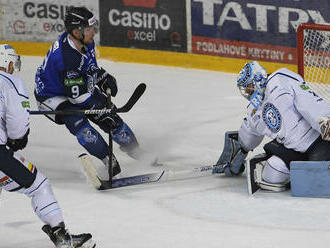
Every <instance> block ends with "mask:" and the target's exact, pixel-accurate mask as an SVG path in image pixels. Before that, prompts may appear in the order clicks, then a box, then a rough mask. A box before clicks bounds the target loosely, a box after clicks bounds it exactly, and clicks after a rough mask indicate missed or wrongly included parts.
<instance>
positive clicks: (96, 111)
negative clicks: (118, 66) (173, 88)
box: [30, 83, 146, 115]
mask: <svg viewBox="0 0 330 248" xmlns="http://www.w3.org/2000/svg"><path fill="white" fill-rule="evenodd" d="M145 90H146V85H145V84H144V83H141V84H139V85H138V86H137V87H136V89H135V90H134V92H133V94H132V96H131V97H130V98H129V99H128V101H127V102H126V103H125V104H124V106H122V107H120V108H112V109H87V110H83V109H81V110H71V111H70V110H67V111H66V110H53V111H52V110H49V111H48V110H46V111H34V110H32V111H30V115H50V114H58V115H72V114H77V113H80V114H85V115H94V114H103V113H126V112H128V111H130V110H131V109H132V107H133V106H134V105H135V103H136V102H137V101H138V100H139V99H140V97H141V96H142V95H143V93H144V91H145Z"/></svg>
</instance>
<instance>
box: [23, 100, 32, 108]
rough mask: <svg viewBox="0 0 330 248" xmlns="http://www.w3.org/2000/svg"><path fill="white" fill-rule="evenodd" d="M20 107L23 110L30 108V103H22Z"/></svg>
mask: <svg viewBox="0 0 330 248" xmlns="http://www.w3.org/2000/svg"><path fill="white" fill-rule="evenodd" d="M21 103H22V107H23V108H30V102H29V101H22V102H21Z"/></svg>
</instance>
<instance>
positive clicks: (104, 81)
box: [96, 68, 118, 97]
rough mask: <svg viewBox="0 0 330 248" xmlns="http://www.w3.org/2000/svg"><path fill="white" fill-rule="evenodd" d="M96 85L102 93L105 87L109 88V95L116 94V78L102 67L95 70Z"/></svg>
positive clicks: (105, 89)
mask: <svg viewBox="0 0 330 248" xmlns="http://www.w3.org/2000/svg"><path fill="white" fill-rule="evenodd" d="M96 75H97V76H96V79H97V82H96V84H97V86H98V87H99V88H100V90H101V91H102V92H104V93H106V92H107V89H110V91H111V96H113V97H114V96H116V95H117V92H118V88H117V81H116V79H115V78H114V77H113V76H111V75H110V74H109V73H107V72H106V71H105V70H104V69H103V68H98V69H97V71H96Z"/></svg>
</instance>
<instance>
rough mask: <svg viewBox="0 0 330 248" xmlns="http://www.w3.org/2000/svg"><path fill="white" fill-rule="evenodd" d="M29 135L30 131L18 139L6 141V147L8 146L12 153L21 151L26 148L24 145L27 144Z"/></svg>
mask: <svg viewBox="0 0 330 248" xmlns="http://www.w3.org/2000/svg"><path fill="white" fill-rule="evenodd" d="M29 133H30V129H28V130H27V131H26V133H25V134H24V136H23V137H22V138H20V139H10V138H8V139H7V144H6V145H7V146H9V147H10V148H11V149H13V151H14V152H16V151H17V150H22V149H24V148H25V147H26V144H27V142H28V135H29Z"/></svg>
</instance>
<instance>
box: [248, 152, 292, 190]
mask: <svg viewBox="0 0 330 248" xmlns="http://www.w3.org/2000/svg"><path fill="white" fill-rule="evenodd" d="M268 159H269V156H268V155H266V154H265V153H263V154H259V155H257V156H255V157H254V158H252V159H250V160H249V161H247V162H246V167H247V177H246V179H247V185H248V193H249V195H252V194H254V193H255V192H256V191H258V190H259V189H264V190H268V191H273V192H281V191H285V190H287V189H288V185H289V176H288V175H286V176H283V174H284V173H282V172H277V173H279V174H281V175H280V176H279V175H277V176H273V177H272V179H273V180H274V179H277V180H276V181H277V182H276V183H272V182H267V181H265V180H264V178H263V172H264V168H265V166H269V162H268ZM271 161H272V160H271ZM282 162H283V161H282ZM283 164H284V162H283ZM270 171H272V174H273V175H274V174H275V173H276V171H277V170H275V171H274V169H272V168H270V167H269V168H268V173H270ZM266 173H267V172H266ZM268 177H269V178H270V177H271V176H270V175H268ZM279 179H280V180H279ZM274 181H275V180H274Z"/></svg>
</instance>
